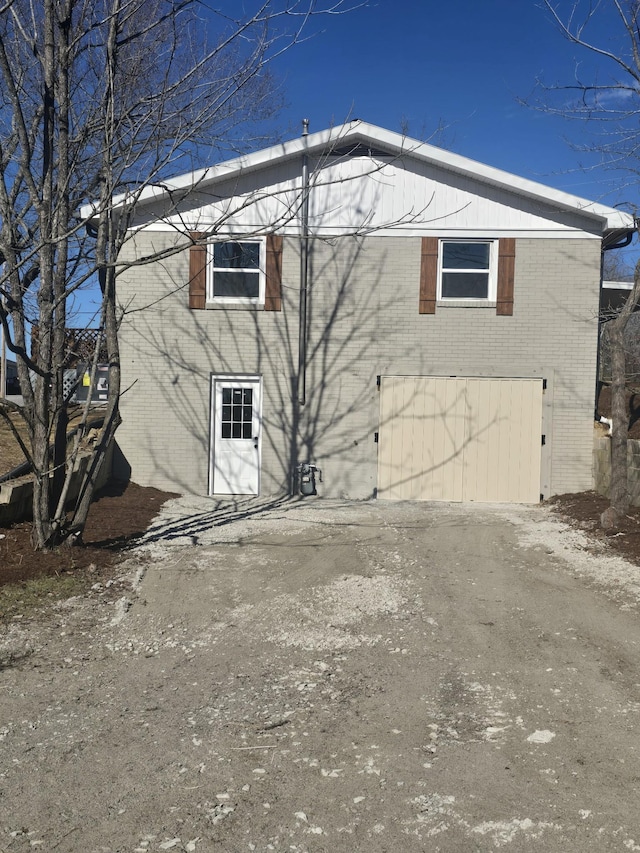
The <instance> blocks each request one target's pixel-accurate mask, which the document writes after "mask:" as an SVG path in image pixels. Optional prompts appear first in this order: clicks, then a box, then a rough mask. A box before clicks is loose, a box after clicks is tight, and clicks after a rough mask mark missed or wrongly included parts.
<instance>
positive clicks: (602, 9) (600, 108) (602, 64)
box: [539, 0, 640, 526]
mask: <svg viewBox="0 0 640 853" xmlns="http://www.w3.org/2000/svg"><path fill="white" fill-rule="evenodd" d="M543 2H544V6H545V7H546V9H547V10H548V11H549V12H550V14H551V16H552V18H553V21H554V22H555V24H556V26H557V27H558V28H559V30H560V32H561V33H562V35H563V36H564V37H565V38H566V39H567V40H568V41H569V42H570V43H571V44H573V45H575V46H576V47H577V48H578V49H579V50H580V51H581V52H582V53H583V54H585V55H591V56H592V57H593V58H595V59H596V60H597V64H598V68H599V70H598V72H597V73H596V72H588V71H587V79H584V77H583V75H584V73H585V72H584V71H583V70H582V67H581V65H580V64H577V65H576V71H575V79H574V81H573V82H572V83H569V84H562V85H551V86H550V85H542V84H541V85H542V90H543V93H544V94H543V96H542V99H541V102H540V104H539V105H540V106H541V108H542V109H544V110H545V111H550V112H552V113H555V114H558V115H561V116H563V117H564V118H570V119H574V120H579V121H581V122H583V123H584V124H585V125H586V127H587V129H588V130H589V131H591V135H590V137H589V142H588V143H587V144H582V145H581V146H579V147H581V148H582V150H585V151H589V152H590V153H592V154H596V155H599V158H598V159H599V164H598V166H597V167H595V168H604V169H613V170H615V171H617V172H619V173H620V175H621V182H620V185H621V186H628V187H630V188H632V189H633V191H634V193H637V188H638V173H639V170H640V126H639V125H638V117H639V116H640V2H638V0H600V2H596V3H594V2H592V0H571V2H567V3H562V4H559V3H557V2H555V0H543ZM632 209H634V211H635V206H632ZM620 236H622V235H620ZM639 302H640V262H638V264H636V267H635V272H634V275H633V288H632V289H631V290H630V292H629V296H628V298H627V300H626V302H625V304H624V305H623V306H622V308H621V309H620V311H619V312H618V314H617V315H616V316H615V317H614V318H613V319H611V320H609V322H608V324H607V336H608V342H609V347H610V360H611V405H612V415H611V417H612V421H613V423H612V431H611V486H610V494H609V503H610V506H609V509H608V510H607V511H606V513H604V514H603V517H602V523H603V525H605V526H615V524H616V522H617V519H618V518H619V517H620V516H621V515H623V514H624V513H626V511H627V510H628V507H629V488H628V477H627V441H628V432H629V428H628V424H629V418H628V412H627V402H626V397H627V394H626V392H627V385H626V358H625V349H626V346H625V342H626V338H627V337H628V336H627V335H626V334H625V332H626V330H627V327H628V323H629V319H630V318H631V316H632V314H633V312H634V309H635V308H636V307H637V306H638V304H639Z"/></svg>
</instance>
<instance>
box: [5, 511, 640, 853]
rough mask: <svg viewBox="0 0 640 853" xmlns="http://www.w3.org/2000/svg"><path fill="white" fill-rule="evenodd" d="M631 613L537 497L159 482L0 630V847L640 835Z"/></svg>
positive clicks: (620, 574)
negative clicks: (100, 553) (266, 489)
mask: <svg viewBox="0 0 640 853" xmlns="http://www.w3.org/2000/svg"><path fill="white" fill-rule="evenodd" d="M114 589H115V590H117V591H118V594H117V595H114ZM639 603H640V568H638V567H637V566H635V565H632V564H631V563H627V562H626V561H625V560H624V559H622V558H621V557H619V556H616V555H613V553H612V552H611V551H610V550H609V549H608V548H607V546H606V544H598V543H594V542H593V541H592V540H590V539H588V538H587V536H586V534H584V533H583V532H580V531H578V530H576V529H575V528H572V527H569V526H567V525H566V524H565V523H563V522H562V521H561V520H560V519H558V517H557V516H554V515H553V513H552V512H550V510H549V509H548V508H546V507H544V506H540V507H522V506H518V507H516V506H507V505H500V506H498V505H495V506H493V505H491V506H488V505H473V504H472V505H459V504H433V503H384V502H367V503H354V502H343V501H330V500H324V499H314V498H308V499H306V500H302V501H296V500H286V501H281V502H278V501H275V502H268V501H264V500H263V501H261V500H247V501H243V502H242V501H241V502H227V503H216V502H215V501H212V500H206V499H201V498H194V497H183V498H178V499H175V500H172V501H170V502H168V503H167V504H165V506H164V507H163V508H162V510H161V511H160V513H159V515H158V516H157V517H156V519H155V521H154V523H153V524H152V525H151V527H150V528H149V530H148V531H147V533H146V535H145V536H144V538H143V539H142V541H140V542H139V543H138V545H137V546H136V547H135V549H134V550H132V551H131V552H130V554H129V557H128V559H127V560H126V562H124V563H123V564H122V565H121V574H120V576H119V577H118V578H116V580H115V582H114V583H113V584H111V586H110V588H109V589H106V588H101V584H99V583H97V584H96V585H95V589H94V590H92V593H91V595H89V596H85V597H82V598H75V599H70V600H67V601H64V602H62V603H58V604H56V605H54V606H52V608H50V609H49V610H47V611H46V612H44V613H42V614H40V616H39V617H38V618H33V619H29V620H20V619H17V620H13V621H12V622H11V623H10V624H9V625H8V626H5V627H4V628H3V629H2V631H3V633H2V635H0V750H1V755H2V760H1V762H0V851H2V853H9V851H10V853H17V851H33V850H42V851H63V852H64V853H76V851H77V853H94V851H95V853H116V851H117V853H125V851H126V853H151V851H165V850H173V851H189V853H205V851H224V853H236V851H261V852H262V851H272V850H275V851H289V853H305V851H307V852H308V853H320V851H323V852H324V851H326V853H343V852H344V853H347V852H348V853H352V851H366V853H396V851H402V852H403V853H404V851H429V853H431V852H432V851H433V853H437V851H447V853H449V852H450V853H465V851H485V850H487V851H488V850H497V849H506V850H508V851H529V850H536V851H540V850H544V851H562V853H570V851H580V853H584V851H591V850H594V851H609V850H611V851H613V850H615V851H640V809H639V808H638V788H639V786H640V764H639V761H638V749H639V747H640V741H639V735H638V731H639V725H638V724H639V722H640V721H639V716H640V669H639V665H638V648H639V644H640V619H639V610H638V607H639Z"/></svg>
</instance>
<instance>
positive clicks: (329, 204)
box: [118, 121, 633, 502]
mask: <svg viewBox="0 0 640 853" xmlns="http://www.w3.org/2000/svg"><path fill="white" fill-rule="evenodd" d="M307 167H308V170H309V175H310V178H309V190H308V218H307V211H306V207H307V205H305V198H306V197H307V196H306V194H305V170H306V168H307ZM632 229H633V219H632V217H630V216H628V215H627V214H624V213H621V212H620V211H617V210H613V209H610V208H606V207H603V206H601V205H599V204H595V203H591V202H588V201H585V200H583V199H579V198H576V197H574V196H570V195H567V194H565V193H562V192H559V191H557V190H554V189H551V188H549V187H545V186H542V185H540V184H537V183H534V182H532V181H528V180H524V179H522V178H518V177H516V176H514V175H510V174H507V173H506V172H502V171H500V170H498V169H495V168H491V167H489V166H485V165H482V164H480V163H476V162H474V161H471V160H468V159H466V158H464V157H460V156H458V155H455V154H451V153H450V152H448V151H444V150H441V149H438V148H435V147H433V146H430V145H425V144H422V143H419V142H417V141H414V140H410V139H406V138H405V137H403V136H401V135H399V134H396V133H391V132H389V131H386V130H382V129H380V128H377V127H373V126H371V125H368V124H365V123H363V122H359V121H356V122H351V123H350V124H347V125H344V126H342V127H338V128H335V129H332V130H330V131H324V132H320V133H315V134H312V135H309V136H303V137H301V138H299V139H296V140H293V141H291V142H287V143H284V144H282V145H278V146H274V147H272V148H269V149H267V150H265V151H260V152H257V153H256V154H252V155H249V156H247V157H243V158H239V159H237V160H233V161H230V162H227V163H223V164H222V165H219V166H216V167H214V168H212V169H209V170H204V171H202V172H198V173H195V174H191V175H186V176H183V177H181V178H178V179H176V180H175V181H172V182H171V183H170V185H163V187H162V188H157V187H155V188H153V189H152V190H149V191H148V192H147V193H146V195H144V196H143V203H142V204H141V205H140V206H139V207H138V210H137V215H136V218H135V221H134V222H133V223H132V232H131V235H132V238H131V240H130V242H129V243H128V244H127V246H126V247H125V254H124V257H123V260H125V261H127V262H129V261H135V260H139V259H141V258H142V257H143V256H146V255H148V254H149V253H152V252H158V251H160V250H162V251H165V250H170V249H171V247H174V248H176V249H179V248H180V247H183V250H182V251H176V252H175V253H174V254H170V253H169V252H168V251H167V254H166V256H165V257H164V258H163V259H162V260H161V261H158V262H156V263H153V264H149V265H146V266H144V265H133V266H130V267H129V268H128V269H127V270H126V272H124V273H123V274H122V275H121V277H120V279H119V300H120V302H121V304H122V305H124V306H127V310H128V313H127V315H126V317H125V319H124V322H123V325H122V332H121V355H122V379H123V387H124V388H128V387H129V386H131V385H132V384H133V383H135V388H134V389H133V390H131V391H129V392H127V393H125V394H124V395H123V398H122V414H123V424H122V427H121V428H120V430H119V432H118V443H119V445H120V448H121V450H122V454H123V457H124V459H125V460H126V463H127V464H128V465H130V466H131V477H132V479H134V480H135V481H136V482H138V483H141V484H143V485H152V486H157V487H159V488H165V489H171V490H178V491H189V492H195V493H198V494H255V493H260V494H263V495H271V494H274V495H275V494H279V493H282V492H285V491H287V490H289V489H290V488H291V487H292V482H293V479H294V471H295V468H296V465H297V464H298V463H300V462H305V461H313V462H315V463H316V464H317V465H318V466H319V467H320V468H321V469H322V471H323V483H322V485H321V486H320V488H319V491H320V492H321V493H322V494H324V495H327V496H336V497H343V496H344V497H349V498H356V499H360V498H370V497H372V496H375V495H377V496H378V497H383V498H392V499H393V498H411V499H427V500H429V499H442V500H479V501H502V500H506V501H522V502H535V501H537V500H538V499H539V497H540V496H541V495H542V496H544V497H549V496H550V495H553V494H557V493H562V492H567V491H574V490H582V489H588V488H590V487H591V485H592V473H591V468H592V445H593V405H594V390H595V382H596V361H597V345H598V320H597V318H598V304H599V291H600V255H601V243H602V238H603V236H604V235H605V234H606V235H607V236H608V238H609V239H611V238H615V236H616V234H617V233H618V232H619V234H620V236H621V237H622V236H623V235H624V234H625V233H626V232H628V231H630V230H632ZM305 234H308V238H307V239H305ZM305 249H307V250H308V251H305ZM305 279H306V283H307V284H306V286H307V289H306V322H305V321H303V322H302V326H303V332H304V333H303V334H302V335H301V334H300V331H301V329H300V325H301V321H300V316H301V312H300V303H301V293H304V292H305V291H304V282H305ZM303 313H304V312H303ZM301 348H302V351H303V352H306V356H305V357H302V358H301V357H300V350H301Z"/></svg>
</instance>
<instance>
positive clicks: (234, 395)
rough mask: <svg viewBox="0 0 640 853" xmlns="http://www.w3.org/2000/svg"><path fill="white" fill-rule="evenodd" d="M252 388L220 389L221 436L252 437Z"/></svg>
mask: <svg viewBox="0 0 640 853" xmlns="http://www.w3.org/2000/svg"><path fill="white" fill-rule="evenodd" d="M252 401H253V389H252V388H223V389H222V419H221V420H222V428H221V436H222V438H231V439H233V438H252V437H253V404H252Z"/></svg>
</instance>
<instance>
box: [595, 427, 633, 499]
mask: <svg viewBox="0 0 640 853" xmlns="http://www.w3.org/2000/svg"><path fill="white" fill-rule="evenodd" d="M627 465H628V477H629V495H630V498H631V505H632V506H640V441H629V442H628V444H627ZM610 482H611V439H609V438H599V437H596V438H595V439H594V442H593V483H594V486H593V487H594V489H595V490H596V492H598V493H599V494H601V495H606V496H608V495H609V483H610Z"/></svg>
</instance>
